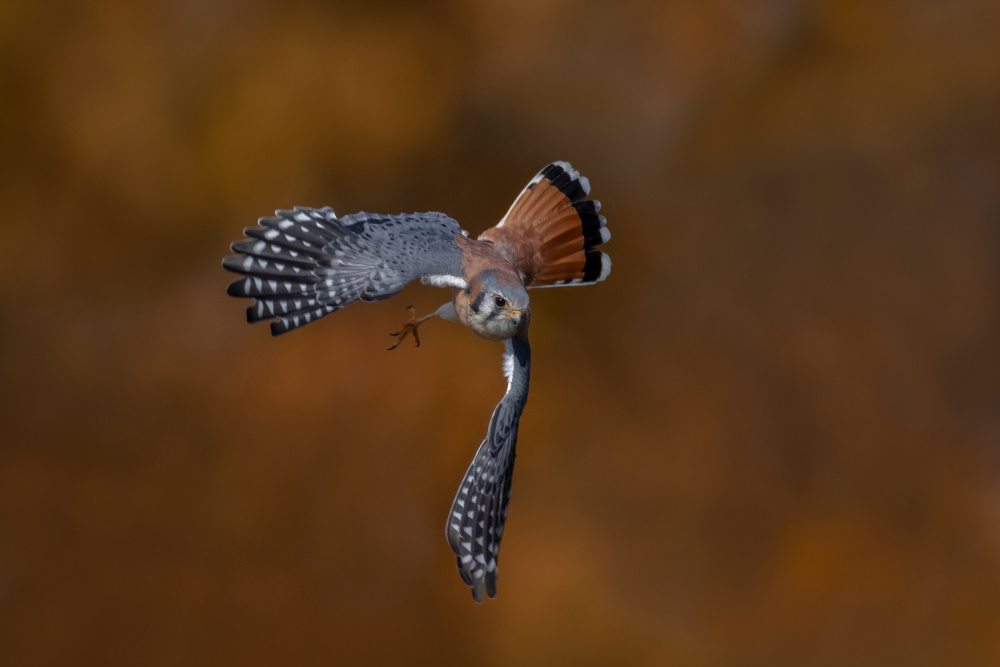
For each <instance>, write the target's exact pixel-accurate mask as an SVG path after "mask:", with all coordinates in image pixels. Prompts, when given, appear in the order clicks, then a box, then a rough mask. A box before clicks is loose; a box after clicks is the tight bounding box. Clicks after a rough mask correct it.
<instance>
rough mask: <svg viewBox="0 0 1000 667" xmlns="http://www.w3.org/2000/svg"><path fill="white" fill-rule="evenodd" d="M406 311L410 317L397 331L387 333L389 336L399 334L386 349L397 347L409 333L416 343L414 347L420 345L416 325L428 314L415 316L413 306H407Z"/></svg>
mask: <svg viewBox="0 0 1000 667" xmlns="http://www.w3.org/2000/svg"><path fill="white" fill-rule="evenodd" d="M406 312H408V313H409V314H410V319H409V320H407V321H406V322H404V323H403V328H402V329H400V330H399V331H395V332H391V333H390V334H389V335H390V336H399V338H398V339H397V340H396V342H395V343H393V344H392V347H389V348H386V349H388V350H395V349H396V348H397V347H399V344H400V343H402V342H403V340H404V339H405V338H406V337H407V336H409V335H410V334H413V340H414V342H415V343H416V344H417V345H416V347H420V335H419V334H417V327H419V326H420V323H421V322H423V321H424V320H426V319H427V318H428V317H430V315H427V316H425V317H417V316H416V312H417V311H416V309H415V308H414V307H413V306H407V307H406Z"/></svg>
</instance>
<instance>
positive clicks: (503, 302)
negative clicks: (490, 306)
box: [493, 296, 507, 308]
mask: <svg viewBox="0 0 1000 667" xmlns="http://www.w3.org/2000/svg"><path fill="white" fill-rule="evenodd" d="M493 303H495V304H496V305H497V308H506V307H507V299H505V298H503V297H502V296H495V297H493Z"/></svg>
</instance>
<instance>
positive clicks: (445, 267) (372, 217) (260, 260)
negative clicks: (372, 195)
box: [222, 207, 464, 336]
mask: <svg viewBox="0 0 1000 667" xmlns="http://www.w3.org/2000/svg"><path fill="white" fill-rule="evenodd" d="M258 224H259V226H258V227H247V228H246V229H244V230H243V233H244V234H245V235H246V236H247V237H249V238H248V239H246V240H243V241H237V242H235V243H233V244H232V246H231V248H232V250H233V252H235V253H236V254H235V255H230V256H228V257H226V258H225V259H224V260H223V261H222V266H223V267H224V268H226V269H227V270H229V271H233V272H234V273H241V274H243V275H244V276H245V277H244V278H240V279H239V280H236V281H234V282H232V283H231V284H230V285H229V289H228V293H229V294H230V295H232V296H249V297H254V302H253V303H252V304H251V305H250V306H249V307H248V308H247V321H249V322H257V321H259V320H264V319H269V318H272V317H273V318H277V319H275V320H274V321H272V322H271V333H272V334H273V335H275V336H277V335H279V334H283V333H285V332H287V331H291V330H292V329H296V328H298V327H300V326H302V325H304V324H308V323H309V322H313V321H315V320H317V319H319V318H321V317H323V316H325V315H329V314H330V313H332V312H334V311H337V310H340V309H341V308H343V307H344V306H347V305H349V304H351V303H353V302H354V301H357V300H358V299H361V300H362V301H378V300H379V299H385V298H387V297H390V296H392V295H393V294H395V293H396V292H398V291H400V290H401V289H403V287H404V286H405V285H406V283H408V282H410V281H411V280H413V279H415V278H418V277H428V278H431V282H434V283H435V284H441V285H462V284H464V277H463V274H462V250H461V248H460V247H459V246H458V245H457V244H456V242H455V238H456V236H462V229H461V228H460V227H459V226H458V223H457V222H455V221H454V220H452V219H451V218H449V217H448V216H446V215H444V214H443V213H413V214H409V215H376V214H371V213H355V214H354V215H347V216H344V217H342V218H338V217H337V216H336V214H335V213H334V212H333V209H331V208H330V207H326V208H322V209H312V208H305V207H296V208H295V209H294V210H292V211H275V217H267V218H260V220H258Z"/></svg>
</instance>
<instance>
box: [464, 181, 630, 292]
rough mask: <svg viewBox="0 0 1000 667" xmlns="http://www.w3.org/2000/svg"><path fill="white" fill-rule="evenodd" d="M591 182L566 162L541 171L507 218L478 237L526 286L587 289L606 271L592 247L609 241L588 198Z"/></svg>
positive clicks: (604, 262) (604, 257) (606, 262)
mask: <svg viewBox="0 0 1000 667" xmlns="http://www.w3.org/2000/svg"><path fill="white" fill-rule="evenodd" d="M589 194H590V181H588V180H587V178H586V177H585V176H581V175H580V172H578V171H577V170H576V169H573V167H572V166H570V164H569V163H568V162H553V163H552V164H550V165H547V166H546V167H545V168H543V169H542V170H541V171H540V172H538V174H537V175H536V176H535V177H534V178H533V179H531V182H530V183H528V185H527V186H526V187H525V188H524V190H522V191H521V194H520V195H518V197H517V199H516V200H514V203H513V205H511V207H510V210H509V211H507V215H505V216H504V217H503V219H502V220H501V221H500V223H499V224H498V225H497V226H496V227H493V228H492V229H487V230H486V231H485V232H483V233H482V234H481V235H480V236H479V238H480V239H483V240H488V241H492V242H493V244H494V246H495V247H496V249H497V250H498V251H499V252H501V253H502V254H505V255H507V257H508V258H509V259H510V260H511V261H512V262H513V263H514V265H515V266H517V267H518V269H519V270H520V271H521V274H522V278H523V279H524V283H525V285H526V286H527V287H550V286H554V285H576V284H589V283H595V282H598V281H600V280H604V279H605V278H607V277H608V274H609V273H610V272H611V258H610V257H608V256H607V255H606V254H605V253H603V252H601V251H599V250H595V249H594V248H595V247H596V246H598V245H600V244H602V243H605V242H607V241H608V239H610V238H611V233H610V232H609V231H608V228H607V227H606V226H605V225H606V221H605V219H604V216H603V215H600V214H599V211H600V210H601V203H600V202H598V201H593V200H589V199H587V196H588V195H589Z"/></svg>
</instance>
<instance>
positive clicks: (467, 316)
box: [222, 162, 611, 602]
mask: <svg viewBox="0 0 1000 667" xmlns="http://www.w3.org/2000/svg"><path fill="white" fill-rule="evenodd" d="M589 194H590V183H589V182H588V181H587V179H586V178H585V177H583V176H581V175H580V174H579V172H577V171H576V170H575V169H573V167H571V166H570V165H569V164H568V163H566V162H554V163H552V164H550V165H548V166H546V167H545V168H544V169H542V170H541V171H540V172H538V174H537V175H536V176H535V177H534V178H533V179H531V182H530V183H528V185H527V186H526V187H525V188H524V190H522V191H521V194H520V195H518V197H517V199H515V200H514V203H513V205H512V206H511V207H510V210H508V211H507V214H506V215H504V217H503V219H501V220H500V222H499V223H498V224H497V225H496V226H495V227H492V228H490V229H487V230H486V231H485V232H483V233H482V234H480V235H479V238H478V239H471V238H469V237H468V233H467V232H464V231H463V230H462V229H461V228H460V227H459V225H458V223H457V222H455V221H454V220H452V219H451V218H449V217H448V216H446V215H444V214H443V213H413V214H409V215H406V214H400V215H378V214H372V213H355V214H353V215H346V216H343V217H337V215H336V214H335V213H334V212H333V210H332V209H331V208H329V207H326V208H322V209H313V208H305V207H296V208H295V209H294V210H291V211H284V210H281V211H276V212H275V217H266V218H260V219H259V220H258V224H259V226H257V227H247V228H246V229H244V230H243V233H244V234H245V235H246V236H247V237H248V238H247V239H245V240H241V241H237V242H235V243H233V244H232V246H231V248H232V250H233V252H234V253H236V254H235V255H230V256H228V257H226V258H225V259H224V260H223V262H222V266H223V267H225V268H226V269H228V270H229V271H233V272H235V273H240V274H243V276H244V277H242V278H240V279H239V280H236V281H234V282H233V283H231V284H230V285H229V290H228V293H229V294H230V295H232V296H239V297H253V299H254V300H253V303H252V304H251V305H250V306H249V307H248V308H247V321H249V322H257V321H260V320H265V319H271V320H272V321H271V333H272V334H273V335H275V336H277V335H280V334H283V333H287V332H288V331H291V330H292V329H297V328H298V327H301V326H303V325H305V324H309V323H310V322H315V321H316V320H318V319H320V318H321V317H323V316H325V315H329V314H330V313H332V312H335V311H337V310H340V309H341V308H343V307H345V306H347V305H349V304H351V303H354V302H355V301H358V300H359V299H360V300H361V301H380V300H382V299H386V298H388V297H390V296H392V295H393V294H396V293H397V292H399V291H400V290H401V289H403V287H404V286H405V285H406V284H407V283H408V282H410V281H411V280H413V279H415V278H420V280H421V282H423V283H428V284H431V285H437V286H439V287H451V290H452V298H451V301H449V302H447V303H445V304H444V305H442V306H441V307H440V308H438V309H437V310H436V311H435V312H433V313H431V314H430V315H425V316H424V317H419V318H417V317H414V314H413V310H412V308H411V309H409V311H410V319H409V321H408V322H406V323H405V324H404V325H403V328H402V329H401V330H400V331H399V332H397V333H394V334H391V335H393V336H397V337H398V338H397V340H396V342H395V343H394V344H393V346H392V347H390V348H389V349H393V348H395V347H396V345H398V344H399V342H400V341H401V340H403V339H404V338H405V337H406V336H407V335H409V334H412V335H413V338H414V341H415V342H416V344H417V345H418V346H419V345H420V339H419V337H418V336H417V328H418V327H419V326H420V324H421V323H422V322H424V321H425V320H426V319H428V318H429V317H433V316H435V315H436V316H439V317H442V318H444V319H448V320H453V321H457V322H461V323H462V324H464V325H465V326H466V327H468V328H469V329H471V330H472V332H473V333H475V334H477V335H479V336H482V337H483V338H486V339H489V340H495V341H503V343H504V355H503V372H504V376H506V378H507V391H506V393H505V394H504V396H503V398H502V399H500V403H499V404H498V405H497V406H496V408H495V409H494V410H493V417H492V418H491V419H490V423H489V427H488V428H487V432H486V438H485V439H484V440H483V442H482V444H481V445H480V446H479V451H477V452H476V456H475V458H474V459H473V460H472V463H471V465H469V469H468V470H467V471H466V473H465V477H463V478H462V483H461V484H460V485H459V487H458V493H456V494H455V500H454V501H453V503H452V506H451V511H450V512H449V514H448V521H447V524H446V528H445V530H446V534H447V537H448V543H449V544H450V545H451V548H452V550H454V552H455V555H456V556H457V562H458V571H459V574H460V575H461V576H462V580H463V581H464V582H465V583H466V584H467V585H468V586H469V587H470V588H471V589H472V596H473V598H474V599H475V600H476V602H482V599H483V591H484V590H485V591H486V594H487V595H489V596H490V597H493V596H495V595H496V590H497V554H498V552H499V549H500V538H501V537H502V536H503V527H504V521H505V520H506V518H507V502H508V500H509V498H510V482H511V474H512V472H513V466H514V449H515V445H516V443H517V427H518V422H519V421H520V419H521V412H522V411H523V410H524V405H525V402H526V401H527V398H528V376H529V372H530V367H531V348H530V347H529V346H528V323H529V321H530V320H531V310H530V308H529V305H528V292H527V291H526V288H533V287H553V286H557V285H588V284H592V283H596V282H599V281H601V280H604V279H605V278H607V277H608V273H609V272H610V271H611V260H610V258H609V257H608V256H607V255H606V254H605V253H603V252H601V251H599V250H595V249H594V248H595V247H596V246H598V245H600V244H602V243H605V242H606V241H607V240H608V239H609V238H610V233H609V232H608V229H607V227H606V226H605V219H604V216H602V215H599V214H598V212H599V211H600V208H601V205H600V203H599V202H597V201H593V200H589V199H587V196H588V195H589ZM272 318H273V319H272Z"/></svg>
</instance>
